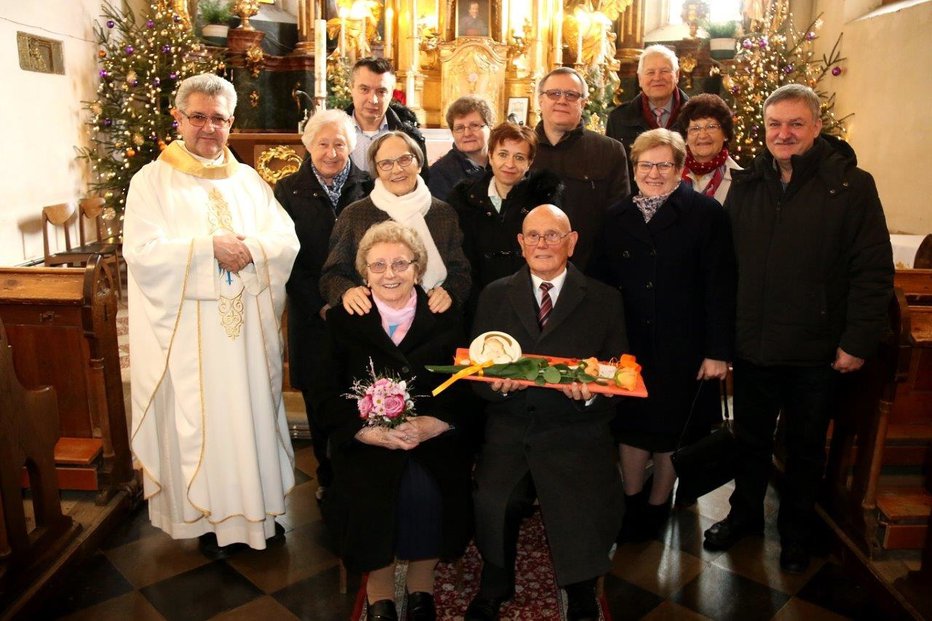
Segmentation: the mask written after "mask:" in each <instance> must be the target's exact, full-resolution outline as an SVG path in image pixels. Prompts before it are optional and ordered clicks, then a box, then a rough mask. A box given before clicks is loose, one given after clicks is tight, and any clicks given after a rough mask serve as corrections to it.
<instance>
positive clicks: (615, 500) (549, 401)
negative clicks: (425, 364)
mask: <svg viewBox="0 0 932 621" xmlns="http://www.w3.org/2000/svg"><path fill="white" fill-rule="evenodd" d="M567 272H568V273H567V277H566V281H565V282H564V284H563V288H562V290H561V292H560V295H559V297H558V298H557V301H556V303H555V304H554V307H553V312H552V314H551V315H550V320H549V321H548V322H547V326H546V327H545V328H544V330H543V332H541V330H540V328H538V325H537V303H536V300H535V298H534V293H533V292H532V291H531V286H532V284H531V276H530V271H529V270H528V268H527V267H526V266H525V267H524V268H523V269H521V270H519V271H518V272H517V273H515V274H513V275H511V276H508V277H507V278H502V279H501V280H497V281H495V282H494V283H492V284H490V285H489V286H488V287H486V288H485V290H484V291H483V292H482V295H481V296H480V298H479V309H478V312H477V314H476V322H475V326H474V328H473V333H474V335H478V334H481V333H483V332H486V331H489V330H500V331H503V332H507V333H508V334H510V335H511V336H513V337H514V338H515V339H517V341H518V342H519V343H520V344H521V349H522V351H523V352H525V353H531V354H547V355H551V356H562V357H568V358H585V357H588V356H596V357H598V358H599V359H600V360H608V359H610V358H612V357H616V358H617V357H618V356H619V355H620V354H621V353H623V352H625V351H627V349H628V343H627V339H626V338H625V328H624V309H623V307H622V302H621V296H620V295H619V294H618V292H617V291H615V290H613V289H612V288H611V287H608V286H606V285H604V284H602V283H600V282H597V281H595V280H592V279H590V278H586V277H585V276H584V275H583V274H582V273H581V272H580V271H579V270H577V269H576V268H575V267H573V265H568V266H567ZM476 392H478V393H479V394H480V395H481V396H482V397H483V398H485V399H486V400H487V401H488V402H489V403H488V406H487V413H488V420H487V423H486V433H485V444H484V445H483V446H482V450H481V452H480V455H479V462H478V466H477V468H476V485H477V490H476V542H477V545H478V546H479V550H480V551H481V552H482V554H483V556H484V557H485V558H487V559H488V560H490V561H491V562H493V563H495V564H497V565H499V566H504V564H505V561H504V558H503V556H502V551H503V549H504V544H503V539H502V535H503V533H502V525H503V524H504V519H505V517H504V516H505V506H506V504H507V502H508V498H509V496H510V495H511V493H512V491H513V490H514V488H515V486H516V484H517V483H518V481H520V480H521V479H522V478H523V477H524V475H525V474H526V473H527V472H529V471H530V473H531V476H532V477H533V479H534V485H535V487H536V490H537V497H538V500H539V501H540V508H541V513H542V515H543V519H544V527H545V529H546V531H547V540H548V541H549V542H550V549H551V553H552V556H553V562H554V569H555V571H556V575H557V583H558V584H560V585H566V584H570V583H573V582H579V581H582V580H588V579H589V578H593V577H595V576H600V575H602V574H604V573H605V572H606V571H608V569H609V567H610V566H611V563H610V562H609V559H608V551H609V548H611V546H612V543H613V542H614V540H615V536H616V535H617V534H618V527H619V525H620V518H621V499H622V489H621V480H620V478H619V476H618V470H617V469H616V468H615V459H614V454H615V447H614V442H613V441H612V437H611V432H610V431H609V423H610V421H611V420H612V417H613V416H614V412H615V410H614V407H615V406H614V399H610V398H606V397H604V396H596V397H595V398H594V400H593V401H592V403H590V404H589V405H585V404H583V403H581V402H576V401H573V400H571V399H569V398H567V397H566V396H565V395H564V394H563V393H562V392H561V391H559V390H555V389H551V388H536V387H532V388H528V389H526V390H521V391H517V392H513V393H510V394H509V395H507V396H502V394H501V393H496V392H492V391H491V390H490V389H488V388H487V387H486V385H485V384H477V388H476Z"/></svg>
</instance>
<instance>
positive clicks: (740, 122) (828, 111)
mask: <svg viewBox="0 0 932 621" xmlns="http://www.w3.org/2000/svg"><path fill="white" fill-rule="evenodd" d="M821 27H822V19H821V17H819V18H816V19H815V20H814V21H813V22H812V23H811V24H809V26H808V27H807V28H805V29H804V30H802V31H799V30H797V29H796V27H795V26H794V24H793V16H792V14H791V13H790V11H789V8H788V2H787V0H776V1H775V2H772V3H771V4H770V8H769V10H768V12H767V16H766V18H765V20H764V22H763V25H762V27H761V29H760V30H761V31H760V32H756V33H753V34H750V35H748V36H747V37H745V38H744V39H743V40H742V41H741V46H740V50H739V52H738V54H737V55H736V56H735V65H734V69H733V70H732V71H731V72H730V74H729V75H726V76H725V77H724V78H723V84H724V86H725V89H726V90H727V91H728V92H730V93H731V95H732V96H733V97H734V112H735V139H734V141H733V143H732V144H731V145H730V146H729V151H730V152H731V155H732V157H734V158H735V159H736V160H737V161H738V162H739V163H741V164H742V165H744V166H746V165H748V164H749V163H750V161H751V160H752V159H753V158H754V156H755V155H756V154H757V153H759V152H760V151H761V150H763V149H764V148H765V144H764V136H765V132H764V118H763V113H764V109H763V108H764V101H765V100H766V99H767V96H768V95H770V93H772V92H773V91H774V90H776V89H777V88H779V87H780V86H783V85H784V84H805V85H807V86H809V87H811V88H812V89H813V90H815V92H816V93H817V94H818V95H819V97H820V98H821V99H822V131H823V132H826V133H829V134H834V135H839V136H844V133H845V128H844V121H845V119H846V118H848V117H847V116H846V117H843V118H840V119H839V118H836V117H835V110H834V108H835V94H834V93H829V92H827V91H826V90H825V86H824V84H823V78H825V77H826V75H828V74H831V75H833V76H836V77H837V76H839V75H841V73H842V71H843V70H842V67H841V63H842V62H843V61H844V60H845V59H844V58H842V57H841V54H840V52H839V51H838V47H839V45H840V43H841V37H840V36H839V38H838V39H837V40H836V41H835V45H834V46H833V47H832V51H831V52H830V53H829V54H827V55H823V56H822V57H821V58H817V57H816V56H815V53H814V52H813V44H814V42H815V41H816V39H818V35H817V33H818V31H819V30H820V29H821Z"/></svg>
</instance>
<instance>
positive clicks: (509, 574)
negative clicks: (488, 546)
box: [479, 471, 537, 597]
mask: <svg viewBox="0 0 932 621" xmlns="http://www.w3.org/2000/svg"><path fill="white" fill-rule="evenodd" d="M536 498H537V490H536V489H535V488H534V479H533V478H531V473H530V471H529V472H528V473H527V474H525V475H524V477H523V478H522V479H521V480H520V481H518V484H517V485H516V486H515V488H514V489H513V490H512V492H511V495H510V496H509V497H508V503H507V505H506V506H505V523H504V525H503V528H504V542H503V545H504V548H505V550H504V557H505V566H504V567H499V566H497V565H495V564H494V563H490V562H489V561H488V560H487V558H485V555H483V565H482V578H481V580H480V583H479V592H480V594H481V595H483V596H484V597H506V596H508V595H509V594H510V593H512V592H513V591H514V587H515V559H516V558H517V557H518V533H519V531H520V530H521V521H522V520H523V519H524V517H525V516H527V515H528V514H529V513H530V512H531V509H532V507H533V506H534V500H535V499H536ZM480 552H481V550H480Z"/></svg>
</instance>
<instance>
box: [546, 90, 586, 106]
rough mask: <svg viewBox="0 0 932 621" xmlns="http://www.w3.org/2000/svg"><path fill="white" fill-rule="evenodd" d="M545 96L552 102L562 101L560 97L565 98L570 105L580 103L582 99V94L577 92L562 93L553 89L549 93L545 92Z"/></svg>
mask: <svg viewBox="0 0 932 621" xmlns="http://www.w3.org/2000/svg"><path fill="white" fill-rule="evenodd" d="M543 94H544V95H546V96H547V99H549V100H550V101H560V97H565V98H566V100H567V101H568V102H570V103H572V102H574V101H579V99H580V98H581V97H582V93H578V92H576V91H562V90H560V89H558V88H552V89H550V90H549V91H544V92H543Z"/></svg>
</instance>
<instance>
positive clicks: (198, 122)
mask: <svg viewBox="0 0 932 621" xmlns="http://www.w3.org/2000/svg"><path fill="white" fill-rule="evenodd" d="M178 112H180V113H181V114H182V115H184V118H186V119H188V122H189V123H190V124H191V125H193V126H194V127H204V126H205V125H207V121H210V124H211V125H213V126H214V127H229V126H230V123H232V122H233V117H230V118H228V119H225V118H223V117H222V116H207V115H206V114H201V113H200V112H195V113H194V114H188V113H187V112H185V111H184V110H179V111H178Z"/></svg>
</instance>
